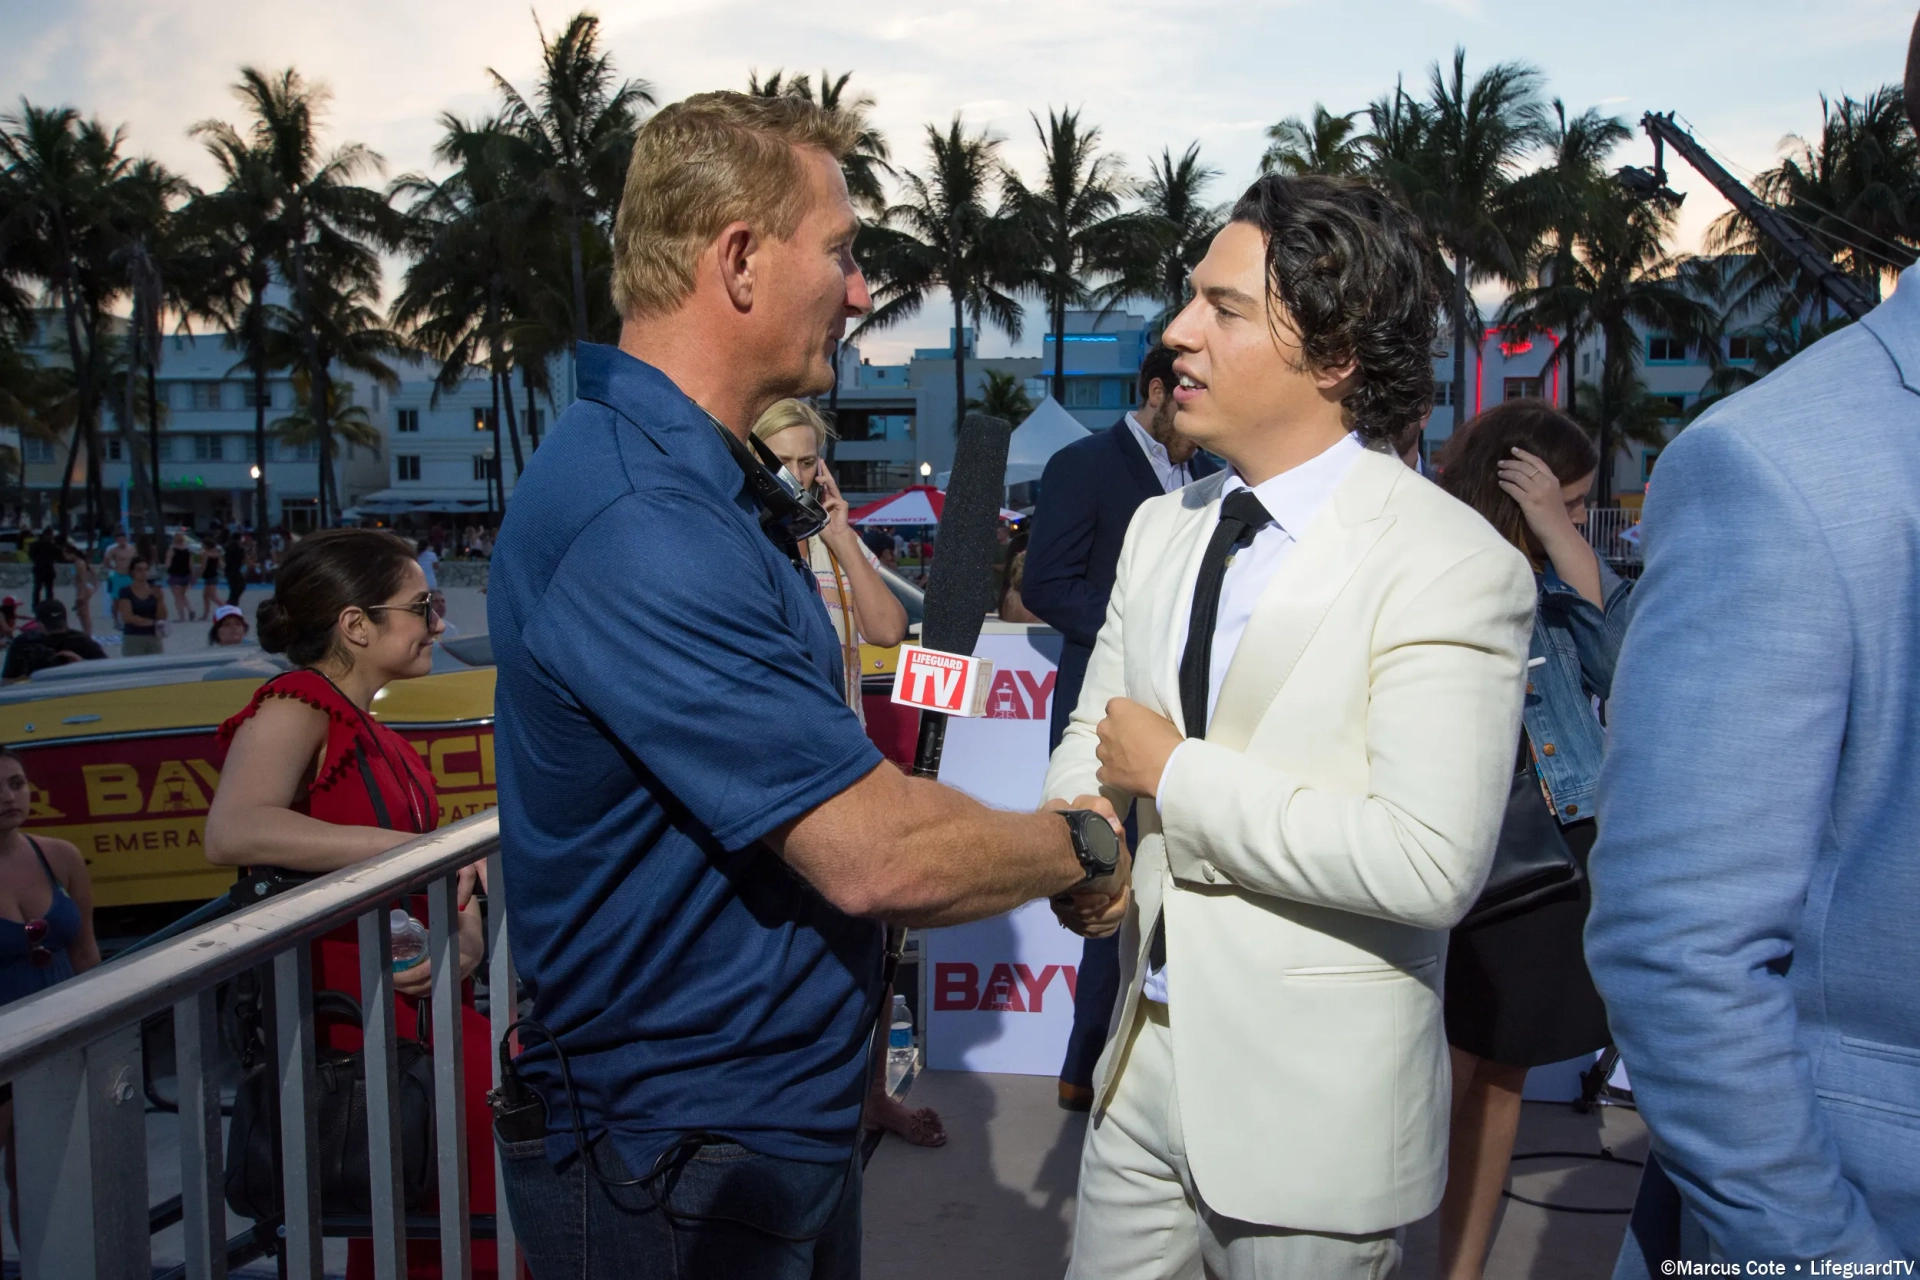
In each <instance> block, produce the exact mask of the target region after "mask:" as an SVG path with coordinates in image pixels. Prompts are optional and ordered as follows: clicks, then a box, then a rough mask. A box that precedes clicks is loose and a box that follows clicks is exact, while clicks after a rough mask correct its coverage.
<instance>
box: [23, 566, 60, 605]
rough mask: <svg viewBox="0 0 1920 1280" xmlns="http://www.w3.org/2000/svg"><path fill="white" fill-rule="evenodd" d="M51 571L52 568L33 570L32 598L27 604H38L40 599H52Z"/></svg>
mask: <svg viewBox="0 0 1920 1280" xmlns="http://www.w3.org/2000/svg"><path fill="white" fill-rule="evenodd" d="M53 573H54V571H53V570H52V569H35V570H34V571H33V599H32V600H31V601H29V602H28V603H29V604H39V603H40V602H41V601H42V600H51V599H53Z"/></svg>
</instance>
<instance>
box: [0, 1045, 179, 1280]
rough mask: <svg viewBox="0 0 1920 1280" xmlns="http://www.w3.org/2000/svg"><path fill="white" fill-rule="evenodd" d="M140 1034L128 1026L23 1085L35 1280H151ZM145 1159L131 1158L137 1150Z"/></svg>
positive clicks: (25, 1243)
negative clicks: (129, 1154) (129, 1153)
mask: <svg viewBox="0 0 1920 1280" xmlns="http://www.w3.org/2000/svg"><path fill="white" fill-rule="evenodd" d="M139 1081H140V1028H139V1026H138V1025H137V1024H136V1025H134V1026H128V1027H122V1028H120V1029H119V1030H117V1031H114V1032H111V1033H109V1034H108V1035H106V1036H103V1037H101V1038H100V1039H99V1040H96V1041H95V1042H94V1043H92V1044H90V1045H88V1046H87V1047H86V1048H84V1049H80V1050H76V1051H74V1052H71V1053H63V1054H60V1055H58V1056H57V1057H54V1058H50V1059H48V1060H47V1061H45V1062H42V1063H40V1064H39V1065H37V1066H34V1067H32V1068H29V1069H28V1070H27V1071H25V1072H23V1073H22V1074H21V1075H20V1077H19V1078H18V1079H17V1080H16V1081H15V1082H14V1087H13V1101H14V1105H13V1117H14V1121H13V1122H14V1130H15V1133H16V1141H17V1143H18V1153H19V1169H20V1181H19V1184H18V1186H17V1187H16V1188H15V1190H16V1193H17V1194H18V1195H19V1197H20V1234H21V1240H20V1251H21V1255H22V1274H23V1275H24V1276H25V1277H26V1280H136V1278H137V1280H145V1278H146V1277H147V1276H149V1275H151V1274H152V1265H151V1260H152V1256H153V1255H152V1250H151V1248H150V1241H149V1238H148V1232H147V1162H146V1159H145V1152H146V1149H147V1125H146V1104H145V1100H144V1099H143V1098H142V1096H141V1092H140V1083H139ZM130 1151H131V1152H138V1153H140V1156H141V1158H139V1159H134V1160H129V1159H128V1158H127V1153H128V1152H130Z"/></svg>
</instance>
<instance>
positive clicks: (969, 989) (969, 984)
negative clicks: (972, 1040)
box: [933, 962, 980, 1013]
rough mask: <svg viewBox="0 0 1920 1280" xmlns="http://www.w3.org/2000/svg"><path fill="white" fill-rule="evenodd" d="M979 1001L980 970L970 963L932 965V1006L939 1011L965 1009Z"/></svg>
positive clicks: (946, 1011) (948, 1011)
mask: <svg viewBox="0 0 1920 1280" xmlns="http://www.w3.org/2000/svg"><path fill="white" fill-rule="evenodd" d="M979 1003H980V970H979V969H977V968H976V967H974V966H973V965H970V964H964V963H954V962H942V963H940V964H936V965H934V966H933V1007H934V1009H935V1011H937V1012H940V1013H951V1012H953V1011H955V1010H959V1011H965V1010H967V1009H971V1008H973V1007H974V1006H975V1005H977V1004H979Z"/></svg>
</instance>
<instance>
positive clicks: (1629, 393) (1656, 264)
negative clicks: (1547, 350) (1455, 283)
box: [1500, 187, 1719, 505]
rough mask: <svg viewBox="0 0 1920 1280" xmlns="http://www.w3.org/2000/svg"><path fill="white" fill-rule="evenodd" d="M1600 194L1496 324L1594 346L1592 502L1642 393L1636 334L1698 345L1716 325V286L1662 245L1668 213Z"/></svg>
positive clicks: (1607, 488) (1605, 482)
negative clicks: (1547, 267) (1596, 460)
mask: <svg viewBox="0 0 1920 1280" xmlns="http://www.w3.org/2000/svg"><path fill="white" fill-rule="evenodd" d="M1600 191H1601V193H1603V195H1604V198H1601V197H1598V196H1597V197H1596V199H1595V200H1594V202H1593V203H1592V204H1591V205H1590V206H1589V208H1588V210H1587V213H1586V216H1585V218H1584V220H1583V223H1582V226H1581V228H1580V231H1579V234H1578V236H1577V238H1576V242H1575V246H1574V252H1573V254H1572V255H1571V257H1570V261H1569V263H1568V264H1567V265H1565V266H1564V268H1563V269H1562V270H1561V271H1559V272H1556V273H1554V274H1553V275H1552V276H1551V277H1550V278H1549V279H1547V280H1545V281H1544V282H1542V283H1539V284H1534V285H1528V286H1526V287H1523V288H1520V289H1517V290H1515V291H1514V293H1513V294H1512V295H1511V296H1510V297H1509V298H1508V299H1507V302H1506V304H1505V306H1504V307H1503V308H1502V311H1501V316H1500V322H1501V324H1502V325H1504V326H1506V327H1508V328H1511V329H1513V330H1514V331H1515V332H1516V333H1518V334H1527V333H1533V332H1539V331H1541V330H1544V329H1548V328H1555V327H1561V326H1564V332H1565V342H1566V343H1569V344H1571V343H1577V342H1581V341H1586V340H1589V339H1598V340H1599V341H1600V342H1601V343H1602V347H1603V356H1602V361H1601V374H1600V379H1599V383H1598V386H1597V387H1594V388H1590V389H1589V396H1590V397H1591V398H1589V399H1587V400H1586V403H1585V405H1584V407H1583V408H1582V409H1581V411H1580V412H1581V416H1582V418H1583V420H1585V421H1589V422H1591V423H1592V424H1593V425H1594V427H1595V430H1596V434H1597V435H1598V437H1599V444H1600V457H1601V459H1602V465H1601V468H1600V476H1599V479H1598V483H1597V486H1596V491H1595V494H1594V500H1595V502H1596V503H1598V504H1601V505H1604V504H1605V503H1606V502H1607V500H1608V498H1609V496H1610V494H1611V492H1612V484H1611V470H1612V460H1613V455H1614V449H1615V446H1616V445H1617V443H1618V441H1619V438H1620V434H1621V432H1622V428H1623V427H1625V426H1628V425H1630V422H1629V419H1630V418H1631V414H1632V411H1633V410H1634V407H1635V405H1636V404H1637V403H1638V402H1639V401H1640V400H1641V399H1643V398H1644V391H1643V389H1642V388H1641V384H1640V380H1639V370H1640V361H1641V356H1642V342H1641V334H1642V332H1643V331H1645V330H1655V331H1658V332H1662V333H1665V334H1668V335H1670V336H1671V337H1673V338H1675V339H1676V340H1678V341H1679V342H1681V343H1682V344H1684V345H1686V346H1689V347H1698V346H1702V345H1705V344H1708V343H1710V342H1712V341H1713V339H1714V336H1715V334H1717V332H1718V329H1719V321H1718V317H1717V315H1716V313H1715V310H1714V308H1713V306H1712V301H1713V299H1714V297H1715V296H1716V293H1717V288H1716V285H1715V282H1714V281H1713V280H1712V278H1711V276H1710V275H1709V274H1708V272H1707V270H1706V269H1705V268H1704V266H1703V265H1702V264H1700V263H1699V262H1698V261H1697V260H1693V259H1689V258H1686V257H1684V256H1682V255H1677V254H1674V253H1672V252H1671V251H1670V250H1669V249H1668V248H1667V241H1668V237H1669V236H1670V234H1671V232H1672V229H1673V220H1674V213H1673V210H1672V209H1671V208H1670V207H1669V206H1667V205H1666V204H1659V203H1642V202H1640V201H1637V200H1635V199H1634V198H1632V197H1631V196H1629V195H1627V194H1626V193H1625V192H1622V191H1619V190H1618V189H1617V188H1611V187H1602V188H1601V189H1600ZM1571 367H1572V366H1569V368H1570V369H1571Z"/></svg>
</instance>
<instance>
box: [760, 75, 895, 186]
mask: <svg viewBox="0 0 1920 1280" xmlns="http://www.w3.org/2000/svg"><path fill="white" fill-rule="evenodd" d="M851 79H853V73H852V72H851V71H843V72H841V73H840V74H839V75H837V76H836V75H834V74H833V73H832V72H830V71H822V72H821V73H820V80H819V82H818V86H817V89H818V91H817V93H816V85H815V82H814V80H813V79H812V78H811V77H810V76H806V75H797V76H788V75H786V74H785V72H782V71H775V72H774V73H773V74H772V75H770V76H768V77H767V78H766V79H765V80H762V79H761V78H760V77H759V76H758V75H757V74H755V73H751V72H749V73H748V75H747V92H748V93H750V94H753V95H754V96H755V97H759V98H783V97H784V98H798V99H800V100H801V101H802V102H813V103H817V104H818V105H819V106H820V107H821V108H823V109H825V110H827V111H831V112H834V113H835V114H839V115H849V116H852V117H854V118H856V119H857V120H858V121H859V122H860V130H859V132H858V134H856V135H855V137H854V143H853V149H852V150H851V151H849V152H848V153H847V154H846V155H845V156H843V157H842V158H841V160H840V171H841V172H842V173H844V174H846V176H847V194H848V195H850V196H852V197H853V206H854V208H856V209H859V210H860V211H861V212H863V213H866V214H869V215H872V216H874V217H878V216H880V215H881V214H882V213H884V212H886V208H887V192H886V187H885V185H884V182H883V179H884V178H890V177H892V176H893V163H892V161H893V153H892V150H891V149H890V148H889V147H888V146H887V140H886V137H885V135H883V134H882V133H881V132H880V131H879V130H878V129H876V128H874V127H873V124H872V118H873V109H874V107H875V106H876V105H877V104H876V103H875V102H874V100H873V95H872V94H870V93H857V94H853V95H849V94H848V93H847V81H849V80H851Z"/></svg>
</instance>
